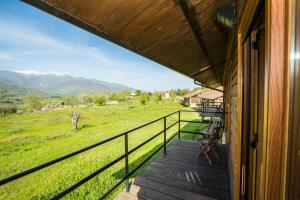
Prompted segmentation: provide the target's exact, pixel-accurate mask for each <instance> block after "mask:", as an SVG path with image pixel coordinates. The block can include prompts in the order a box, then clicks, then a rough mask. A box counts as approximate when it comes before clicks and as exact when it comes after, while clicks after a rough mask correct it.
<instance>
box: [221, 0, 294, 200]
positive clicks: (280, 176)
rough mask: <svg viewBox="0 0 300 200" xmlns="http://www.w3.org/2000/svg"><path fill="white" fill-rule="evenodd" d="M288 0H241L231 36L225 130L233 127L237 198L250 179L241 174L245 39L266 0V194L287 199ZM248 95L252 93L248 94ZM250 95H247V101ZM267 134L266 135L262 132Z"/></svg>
mask: <svg viewBox="0 0 300 200" xmlns="http://www.w3.org/2000/svg"><path fill="white" fill-rule="evenodd" d="M286 2H288V0H268V1H260V0H251V1H241V4H240V5H239V4H238V7H241V8H243V12H239V13H238V16H239V20H238V21H239V24H238V27H237V30H236V32H235V33H234V34H233V35H232V36H231V40H230V42H229V48H228V55H227V61H226V67H225V73H224V77H223V78H224V89H225V91H226V92H225V98H224V101H225V108H226V110H225V111H226V112H227V113H226V115H225V130H226V132H227V136H226V138H227V142H228V158H229V163H228V164H229V173H230V177H231V183H230V185H231V191H232V193H231V194H232V199H240V198H241V195H242V193H241V191H243V190H244V189H245V188H249V185H247V184H249V183H245V185H242V184H243V183H242V182H241V174H242V173H243V169H241V168H242V166H241V146H242V138H241V136H242V134H245V133H242V131H241V125H242V121H241V120H242V106H241V104H242V102H243V99H242V96H241V94H242V76H241V75H242V69H243V56H242V55H243V48H242V47H243V41H244V39H245V38H246V37H247V33H248V31H249V29H250V28H251V23H252V22H253V20H254V19H255V14H256V10H257V8H258V7H259V6H260V5H262V3H264V7H265V11H264V12H265V16H266V53H265V54H266V61H265V62H266V63H265V64H266V66H267V72H266V77H265V78H266V79H265V80H266V81H265V83H264V85H262V86H261V87H264V88H265V89H266V94H267V95H268V96H267V97H268V98H267V103H266V105H265V106H266V114H267V115H266V116H267V117H266V120H267V124H266V127H267V128H266V130H265V132H264V133H263V135H264V140H265V142H266V156H265V157H264V158H263V159H264V160H263V162H264V163H265V165H264V171H265V173H264V175H263V176H264V177H265V181H266V182H265V184H264V185H261V186H260V187H265V189H264V190H263V191H264V192H263V193H264V194H263V195H261V196H262V198H263V199H284V190H285V180H284V179H285V176H286V174H285V173H284V166H285V163H286V155H285V152H286V149H287V144H286V140H285V138H286V135H287V131H286V129H285V126H286V125H285V123H286V122H287V118H286V113H287V110H288V109H287V108H288V105H286V104H284V102H285V101H286V98H287V97H286V96H285V95H284V94H285V92H284V91H285V90H286V89H287V80H286V79H285V76H286V69H285V68H286V65H285V59H286V56H287V53H286V51H285V45H286V43H285V31H286V28H285V26H286V24H285V22H284V19H285V3H286ZM245 100H246V99H245ZM245 100H244V101H245ZM261 139H262V138H261Z"/></svg>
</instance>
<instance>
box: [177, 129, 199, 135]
mask: <svg viewBox="0 0 300 200" xmlns="http://www.w3.org/2000/svg"><path fill="white" fill-rule="evenodd" d="M180 132H181V133H191V134H197V135H203V133H200V132H194V131H183V130H181V131H180Z"/></svg>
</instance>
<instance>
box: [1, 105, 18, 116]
mask: <svg viewBox="0 0 300 200" xmlns="http://www.w3.org/2000/svg"><path fill="white" fill-rule="evenodd" d="M16 112H17V108H16V106H13V105H5V104H1V105H0V114H1V115H5V114H9V113H16Z"/></svg>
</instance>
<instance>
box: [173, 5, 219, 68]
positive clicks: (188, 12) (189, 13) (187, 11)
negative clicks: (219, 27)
mask: <svg viewBox="0 0 300 200" xmlns="http://www.w3.org/2000/svg"><path fill="white" fill-rule="evenodd" d="M176 1H177V2H178V5H179V6H180V8H181V10H182V12H183V14H184V16H185V18H186V19H187V21H188V23H189V25H190V27H191V29H192V31H193V33H194V35H195V37H196V39H197V41H198V43H199V45H200V47H201V49H202V51H203V53H204V55H205V57H206V58H207V60H208V62H209V64H210V65H213V62H212V59H211V57H210V55H209V54H208V49H207V48H206V46H205V45H204V41H203V39H202V37H201V35H200V30H201V27H200V25H199V23H198V21H197V20H196V19H195V14H194V11H193V9H192V6H191V5H190V4H189V2H188V0H176Z"/></svg>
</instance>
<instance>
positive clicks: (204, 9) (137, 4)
mask: <svg viewBox="0 0 300 200" xmlns="http://www.w3.org/2000/svg"><path fill="white" fill-rule="evenodd" d="M23 1H24V2H27V3H29V4H31V5H33V6H35V7H37V8H39V9H42V10H44V11H46V12H48V13H50V14H52V15H54V16H57V17H59V18H61V19H63V20H66V21H67V22H69V23H72V24H74V25H76V26H79V27H81V28H83V29H85V30H87V31H89V32H91V33H94V34H96V35H98V36H100V37H102V38H105V39H107V40H109V41H111V42H114V43H116V44H118V45H120V46H122V47H125V48H127V49H129V50H132V51H134V52H136V53H138V54H140V55H142V56H145V57H147V58H149V59H151V60H153V61H155V62H157V63H160V64H162V65H164V66H166V67H169V68H171V69H173V70H175V71H178V72H180V73H182V74H185V75H187V76H189V77H192V78H193V79H195V80H197V81H199V82H201V83H204V84H206V85H210V86H213V87H217V86H219V85H221V84H222V77H223V71H224V61H225V55H226V49H227V39H228V37H227V33H226V31H225V30H224V29H222V28H221V27H219V26H218V25H216V24H215V22H214V19H213V11H214V10H215V9H216V8H218V7H222V6H226V5H229V4H230V3H231V1H229V0H68V1H66V0H23Z"/></svg>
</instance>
